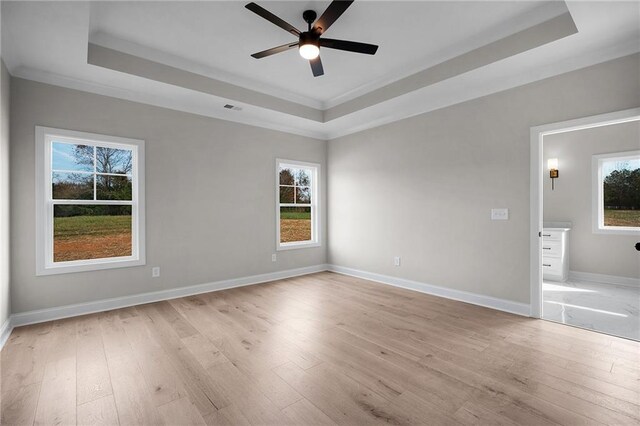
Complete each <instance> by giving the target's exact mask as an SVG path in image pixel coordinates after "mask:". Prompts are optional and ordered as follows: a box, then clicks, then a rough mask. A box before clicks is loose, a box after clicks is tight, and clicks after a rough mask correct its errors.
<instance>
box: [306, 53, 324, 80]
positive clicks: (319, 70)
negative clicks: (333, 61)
mask: <svg viewBox="0 0 640 426" xmlns="http://www.w3.org/2000/svg"><path fill="white" fill-rule="evenodd" d="M309 63H310V64H311V72H312V73H313V76H314V77H320V76H321V75H323V74H324V68H323V67H322V61H321V60H320V56H318V57H317V58H315V59H310V60H309Z"/></svg>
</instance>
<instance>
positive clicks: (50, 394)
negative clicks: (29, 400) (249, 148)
mask: <svg viewBox="0 0 640 426" xmlns="http://www.w3.org/2000/svg"><path fill="white" fill-rule="evenodd" d="M60 353H61V352H56V353H54V354H53V355H54V356H53V358H54V360H53V361H51V362H48V363H47V367H46V369H45V373H44V378H43V379H42V387H41V389H40V397H39V398H38V408H37V409H36V418H35V421H34V423H33V424H34V425H52V424H61V425H70V424H75V423H76V358H75V356H71V357H67V358H58V355H59V354H60Z"/></svg>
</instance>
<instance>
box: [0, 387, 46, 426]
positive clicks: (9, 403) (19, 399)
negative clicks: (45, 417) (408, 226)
mask: <svg viewBox="0 0 640 426" xmlns="http://www.w3.org/2000/svg"><path fill="white" fill-rule="evenodd" d="M39 395H40V383H32V384H30V385H27V386H23V387H21V388H18V389H3V391H2V395H1V396H0V398H1V400H0V424H3V425H16V426H18V425H31V424H33V421H34V419H35V416H36V407H37V405H38V397H39Z"/></svg>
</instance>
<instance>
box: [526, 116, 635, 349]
mask: <svg viewBox="0 0 640 426" xmlns="http://www.w3.org/2000/svg"><path fill="white" fill-rule="evenodd" d="M639 132H640V108H636V109H632V110H625V111H620V112H615V113H610V114H604V115H599V116H593V117H586V118H582V119H578V120H571V121H567V122H561V123H553V124H549V125H544V126H538V127H534V128H532V129H531V315H532V316H533V317H537V318H542V319H546V320H550V321H555V322H560V323H563V324H567V325H572V326H576V327H581V328H586V329H591V330H594V331H597V332H601V333H606V334H611V335H616V336H619V337H624V338H629V339H633V340H640V246H638V247H636V243H638V242H640V200H639V199H638V197H639V196H640V191H638V190H637V188H636V187H635V186H634V185H638V182H640V180H637V179H640V138H639V136H638V135H639V134H640V133H639ZM636 175H637V176H636ZM634 182H635V183H634ZM634 188H636V189H635V190H634ZM636 248H637V249H638V250H636Z"/></svg>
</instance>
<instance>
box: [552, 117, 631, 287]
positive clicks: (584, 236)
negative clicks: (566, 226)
mask: <svg viewBox="0 0 640 426" xmlns="http://www.w3.org/2000/svg"><path fill="white" fill-rule="evenodd" d="M638 149H640V122H638V121H634V122H631V123H624V124H617V125H613V126H605V127H597V128H594V129H586V130H580V131H576V132H568V133H559V134H556V135H549V136H545V138H544V159H545V162H546V159H547V158H558V161H559V166H558V168H559V170H560V176H559V178H558V179H557V180H556V183H555V190H553V191H552V190H551V183H550V182H549V179H545V181H544V185H545V186H544V220H545V222H547V221H550V222H571V223H572V224H573V226H572V230H571V233H570V234H569V236H570V237H569V238H570V240H569V241H570V242H569V247H570V261H569V265H570V266H569V267H570V270H571V271H578V272H590V273H594V274H605V275H616V276H621V277H630V278H640V257H639V256H638V252H637V251H636V250H635V249H634V245H635V243H636V242H637V241H640V238H639V237H638V236H633V235H611V234H594V233H593V231H592V211H591V202H592V192H593V191H592V182H591V158H592V156H593V155H594V154H606V153H611V152H622V151H633V150H638Z"/></svg>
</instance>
